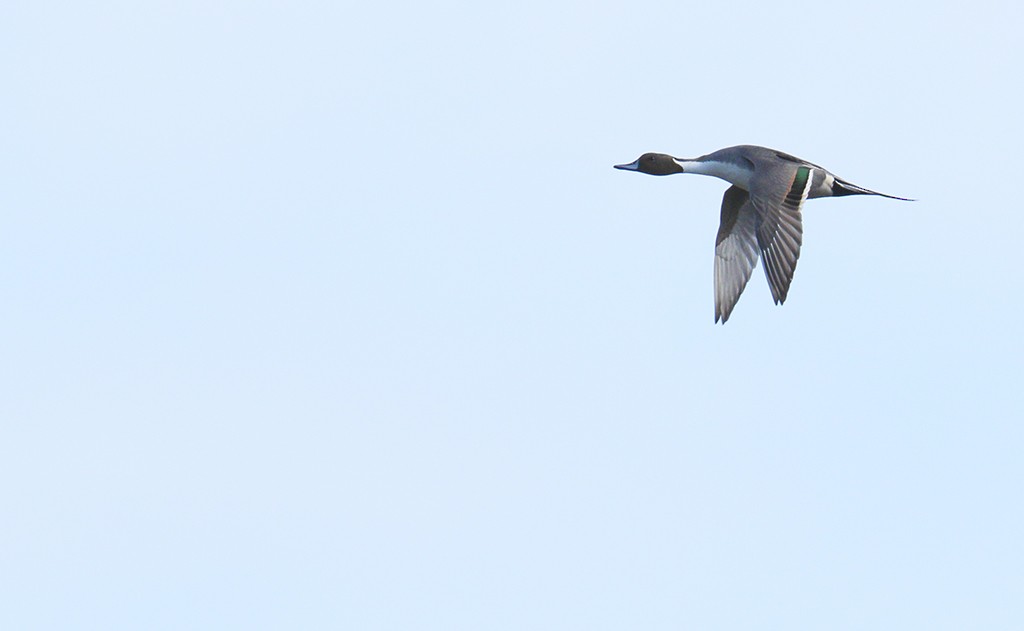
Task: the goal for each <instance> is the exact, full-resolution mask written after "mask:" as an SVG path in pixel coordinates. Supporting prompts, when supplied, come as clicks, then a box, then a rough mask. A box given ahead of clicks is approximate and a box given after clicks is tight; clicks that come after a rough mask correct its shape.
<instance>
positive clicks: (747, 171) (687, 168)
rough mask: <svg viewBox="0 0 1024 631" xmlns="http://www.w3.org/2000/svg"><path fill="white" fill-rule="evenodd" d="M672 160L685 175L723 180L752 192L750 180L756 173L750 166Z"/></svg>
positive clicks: (731, 163) (713, 161) (714, 161)
mask: <svg viewBox="0 0 1024 631" xmlns="http://www.w3.org/2000/svg"><path fill="white" fill-rule="evenodd" d="M672 159H673V160H675V163H676V164H678V165H679V166H680V168H682V169H683V173H698V174H700V175H711V176H714V177H717V178H721V179H723V180H725V181H726V182H729V183H730V184H735V185H736V186H739V187H740V188H742V189H746V190H750V178H751V176H753V175H754V171H753V169H751V168H749V167H748V166H745V165H739V164H736V163H734V162H720V161H718V160H686V159H683V158H672Z"/></svg>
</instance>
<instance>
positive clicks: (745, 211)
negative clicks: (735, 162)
mask: <svg viewBox="0 0 1024 631" xmlns="http://www.w3.org/2000/svg"><path fill="white" fill-rule="evenodd" d="M759 223H760V218H759V217H758V213H757V211H756V210H755V209H754V206H753V205H752V204H751V203H750V195H749V194H748V193H747V192H746V191H745V190H743V189H742V188H740V187H738V186H731V187H729V189H728V190H726V191H725V196H724V197H722V222H721V224H720V225H719V226H718V238H717V239H716V240H715V322H718V321H719V320H721V321H722V323H723V324H724V323H725V321H726V320H728V319H729V314H730V313H732V308H733V307H735V306H736V301H738V300H739V299H740V294H742V293H743V288H744V287H746V286H747V281H748V280H750V274H751V272H753V271H754V266H755V265H757V250H758V245H757V227H758V224H759Z"/></svg>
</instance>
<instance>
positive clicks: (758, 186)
mask: <svg viewBox="0 0 1024 631" xmlns="http://www.w3.org/2000/svg"><path fill="white" fill-rule="evenodd" d="M813 181H814V168H813V167H811V166H807V165H799V166H797V165H783V166H780V167H777V168H773V169H769V170H767V172H758V173H756V174H755V176H754V178H753V180H752V181H751V183H750V202H751V204H753V206H754V208H755V210H756V211H757V215H758V219H759V222H758V225H757V247H758V248H759V249H760V250H761V263H762V265H764V273H765V276H767V277H768V285H769V286H770V287H771V289H772V298H774V299H775V304H780V303H782V302H785V301H786V294H787V293H789V284H790V283H791V282H793V272H794V271H795V270H796V261H797V259H798V258H800V245H801V243H802V242H803V225H802V223H801V217H800V207H801V206H802V205H803V203H804V201H805V200H806V199H807V195H808V193H810V190H811V185H812V183H813Z"/></svg>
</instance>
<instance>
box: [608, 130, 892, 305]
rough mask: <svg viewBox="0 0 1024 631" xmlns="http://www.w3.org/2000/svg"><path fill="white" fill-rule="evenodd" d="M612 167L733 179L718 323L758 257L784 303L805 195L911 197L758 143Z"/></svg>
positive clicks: (722, 239)
mask: <svg viewBox="0 0 1024 631" xmlns="http://www.w3.org/2000/svg"><path fill="white" fill-rule="evenodd" d="M615 168H616V169H624V170H627V171H639V172H641V173H648V174H650V175H672V174H674V173H698V174H701V175H713V176H715V177H719V178H721V179H723V180H725V181H727V182H729V183H730V184H732V186H731V187H729V189H728V190H726V191H725V196H724V197H723V198H722V217H721V224H720V225H719V228H718V237H717V239H716V241H715V322H718V321H721V322H723V323H724V322H725V321H726V320H728V319H729V315H730V314H731V313H732V310H733V307H735V306H736V302H737V301H738V300H739V298H740V294H742V293H743V289H744V288H745V287H746V285H747V281H749V280H750V275H751V273H752V272H753V270H754V266H755V265H756V264H757V260H758V257H760V259H761V263H762V266H763V267H764V271H765V276H766V277H767V278H768V285H769V287H771V290H772V298H773V299H774V300H775V304H782V303H783V302H785V300H786V295H787V294H788V293H789V285H790V283H792V281H793V273H794V271H795V270H796V262H797V259H799V258H800V246H801V244H802V243H803V223H802V219H801V214H800V213H801V208H802V207H803V203H804V201H805V200H808V199H812V198H816V197H840V196H845V195H879V196H882V197H889V198H892V199H900V200H904V201H909V200H906V199H905V198H903V197H895V196H893V195H886V194H885V193H879V192H876V191H872V190H869V189H866V188H863V187H860V186H857V185H855V184H851V183H850V182H847V181H845V180H842V179H840V178H838V177H836V176H835V175H833V174H832V173H829V172H828V171H827V170H825V169H823V168H822V167H820V166H818V165H816V164H814V163H811V162H807V161H806V160H801V159H800V158H797V157H794V156H791V155H789V154H787V153H783V152H781V151H776V150H774V149H768V148H766V147H757V146H754V145H739V146H736V147H728V148H726V149H719V150H718V151H715V152H713V153H709V154H707V155H705V156H701V157H699V158H693V159H684V158H674V157H672V156H670V155H666V154H663V153H645V154H644V155H642V156H640V157H639V158H637V159H636V160H635V161H633V162H631V163H630V164H618V165H615Z"/></svg>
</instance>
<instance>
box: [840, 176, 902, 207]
mask: <svg viewBox="0 0 1024 631" xmlns="http://www.w3.org/2000/svg"><path fill="white" fill-rule="evenodd" d="M844 195H878V196H880V197H888V198H889V199H898V200H901V201H904V202H913V201H916V200H913V199H910V198H907V197H896V196H895V195H887V194H885V193H879V192H878V191H873V190H871V189H869V188H864V187H863V186H857V185H856V184H850V183H849V182H847V181H846V180H840V179H839V178H836V180H835V182H833V183H832V197H842V196H844Z"/></svg>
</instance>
